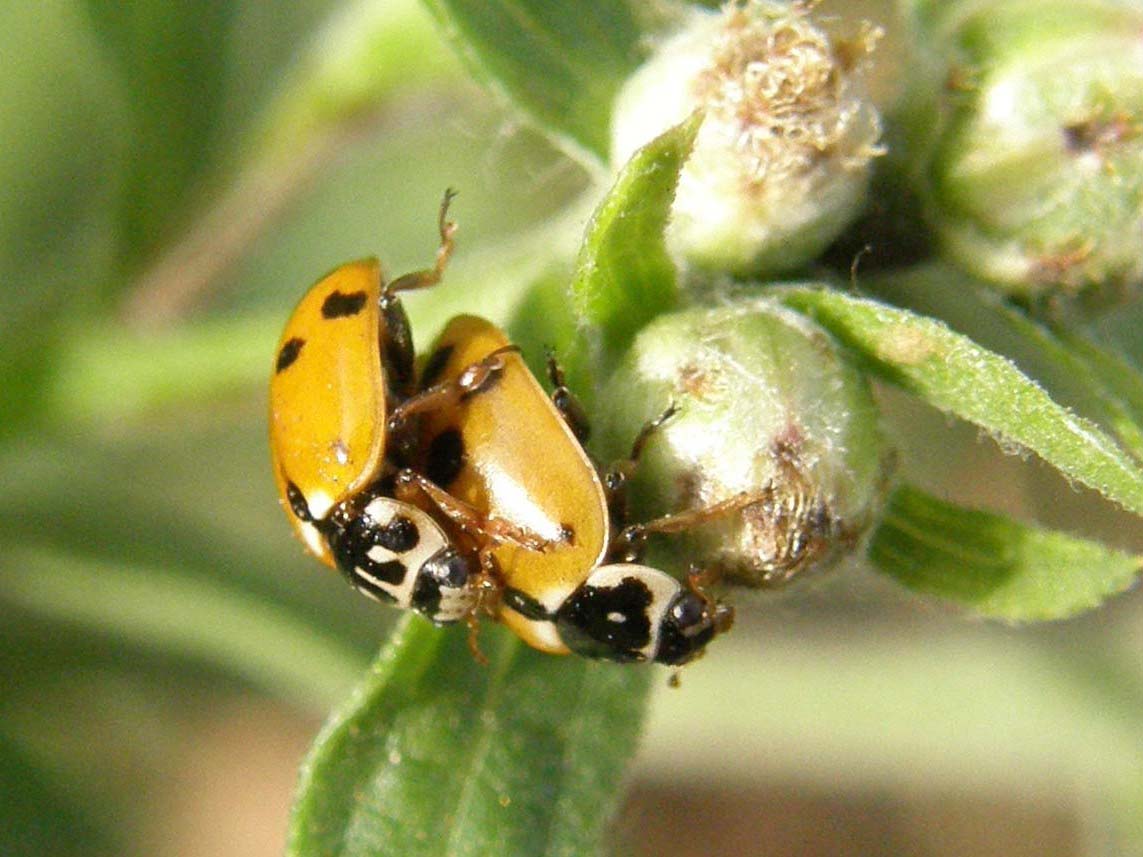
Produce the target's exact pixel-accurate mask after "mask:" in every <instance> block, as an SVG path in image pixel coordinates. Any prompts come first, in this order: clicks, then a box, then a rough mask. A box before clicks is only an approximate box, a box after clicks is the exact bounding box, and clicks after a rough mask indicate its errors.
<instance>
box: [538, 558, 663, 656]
mask: <svg viewBox="0 0 1143 857" xmlns="http://www.w3.org/2000/svg"><path fill="white" fill-rule="evenodd" d="M652 600H653V596H652V594H651V590H650V588H648V586H647V584H646V583H644V582H643V581H642V580H640V579H639V578H637V577H625V578H623V579H622V580H621V581H620V582H619V583H618V584H616V585H615V586H589V585H587V584H584V585H583V586H581V587H580V588H579V589H577V590H576V591H575V592H573V593H572V594H571V595H570V596H568V599H567V600H566V601H565V602H564V603H563V604H561V605H560V609H559V611H558V612H557V613H556V624H557V626H558V628H559V632H560V638H561V639H562V640H563V641H564V643H565V644H566V645H567V647H568V648H569V649H571V650H572V651H574V652H578V653H579V654H581V655H586V656H587V657H589V658H606V659H608V660H612V661H639V660H643V654H642V653H641V651H640V649H642V648H643V647H644V646H646V645H647V644H648V643H649V642H650V641H651V620H650V615H649V612H648V608H649V607H650V606H651V602H652Z"/></svg>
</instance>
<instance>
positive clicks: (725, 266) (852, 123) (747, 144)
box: [612, 0, 881, 276]
mask: <svg viewBox="0 0 1143 857" xmlns="http://www.w3.org/2000/svg"><path fill="white" fill-rule="evenodd" d="M812 5H813V3H808V2H803V3H793V4H787V3H777V2H768V0H749V2H746V3H745V4H737V3H731V4H729V5H727V6H726V7H725V8H724V9H723V10H722V12H721V13H711V12H705V11H704V12H695V13H694V15H693V17H692V18H691V19H690V22H689V24H688V25H687V26H686V27H685V28H683V30H682V31H681V32H679V33H678V34H677V35H675V36H674V37H672V38H671V39H669V40H667V41H666V42H665V43H664V44H662V45H661V46H660V48H659V50H658V51H657V52H656V54H655V55H654V56H653V57H652V58H651V59H650V60H649V61H648V62H647V64H646V65H644V66H643V68H641V69H640V70H639V71H638V72H637V73H636V74H635V75H634V76H633V77H632V79H631V80H630V81H628V83H627V85H626V87H625V88H624V89H623V91H622V92H621V93H620V96H619V98H618V101H617V103H616V106H615V111H614V120H613V125H612V160H613V161H614V162H615V163H616V164H617V165H621V164H623V163H624V162H625V161H626V160H627V158H629V157H630V155H631V153H632V152H634V151H635V149H637V148H638V147H639V146H641V145H643V144H644V143H646V142H647V141H648V140H651V139H652V138H654V137H655V136H657V135H658V134H660V133H662V132H663V131H665V130H666V129H668V128H670V127H672V126H673V125H676V124H678V123H679V122H681V121H683V120H684V119H686V118H687V117H688V116H690V115H691V114H692V113H694V112H695V111H696V110H701V111H702V112H703V114H704V116H705V119H704V122H703V126H702V128H701V129H700V130H699V133H698V137H697V139H696V140H695V145H694V150H693V153H692V155H691V157H690V160H689V161H688V162H687V164H686V166H685V167H684V168H683V171H682V173H681V174H680V176H679V186H678V193H677V196H676V200H675V206H674V209H673V214H672V216H673V222H672V225H671V227H670V229H669V231H668V235H667V238H668V243H669V246H670V247H671V249H672V251H673V252H675V253H676V254H678V255H680V256H681V257H682V258H683V259H684V260H686V261H687V262H689V263H690V264H692V265H695V266H697V267H699V268H705V269H708V270H712V271H725V272H730V273H732V274H736V275H739V276H765V275H766V274H770V273H775V272H780V271H785V270H790V269H792V268H795V267H797V266H799V265H802V264H804V263H805V262H807V261H809V260H811V259H813V258H814V257H816V256H817V255H818V254H819V253H820V252H821V251H822V250H823V249H824V248H825V247H826V246H827V245H828V244H829V243H830V242H831V241H832V240H833V239H834V238H835V237H836V236H837V235H838V233H840V232H841V230H842V229H843V228H844V227H845V226H846V225H847V224H848V223H849V222H850V220H851V219H852V218H853V217H854V216H855V215H856V214H857V213H858V211H859V209H860V207H861V204H862V202H863V199H864V195H865V190H866V186H867V183H868V179H869V173H870V162H871V159H872V158H873V157H874V156H875V155H878V154H880V153H881V149H880V148H879V146H878V139H879V138H880V134H881V125H880V118H879V116H878V113H877V111H876V109H875V108H874V107H873V105H872V104H871V103H870V101H869V100H868V98H867V97H866V93H865V86H864V81H863V79H862V69H863V67H864V65H865V60H866V57H867V55H868V54H869V52H870V51H871V50H872V49H873V46H874V44H875V43H876V41H877V39H878V37H879V35H880V31H879V30H877V29H875V28H873V27H870V26H864V27H863V28H862V29H861V31H860V32H859V33H858V34H857V35H856V36H854V37H853V38H851V39H848V40H846V39H831V38H830V37H829V36H828V35H827V34H826V33H825V31H823V30H822V29H821V28H820V27H819V26H818V25H817V24H816V23H815V22H814V21H813V20H812V19H811V17H810V14H809V10H810V7H811V6H812Z"/></svg>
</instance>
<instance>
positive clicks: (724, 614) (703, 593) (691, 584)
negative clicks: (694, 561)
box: [687, 565, 734, 634]
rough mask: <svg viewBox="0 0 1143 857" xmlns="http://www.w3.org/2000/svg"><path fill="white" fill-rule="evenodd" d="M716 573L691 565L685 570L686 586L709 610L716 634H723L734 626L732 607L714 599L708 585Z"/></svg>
mask: <svg viewBox="0 0 1143 857" xmlns="http://www.w3.org/2000/svg"><path fill="white" fill-rule="evenodd" d="M717 578H718V574H717V573H716V572H714V571H712V570H711V569H704V568H701V567H700V566H697V565H691V567H690V569H689V570H688V572H687V588H688V589H689V590H690V591H691V592H693V593H694V594H695V595H697V596H698V597H699V598H701V599H702V600H703V603H704V604H706V606H707V608H708V609H709V610H710V613H711V616H712V617H713V621H714V630H715V633H716V634H724V633H726V632H727V631H729V630H730V629H731V628H732V627H733V626H734V608H733V607H731V606H730V605H729V604H723V603H722V602H720V601H717V600H715V598H714V596H712V595H711V594H710V592H708V591H707V590H708V587H710V585H711V584H713V583H714V582H715V580H716V579H717Z"/></svg>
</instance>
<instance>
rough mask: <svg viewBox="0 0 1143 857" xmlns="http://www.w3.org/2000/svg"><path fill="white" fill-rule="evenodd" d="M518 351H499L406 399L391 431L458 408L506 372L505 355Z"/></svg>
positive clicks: (396, 411) (396, 410)
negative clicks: (429, 414) (424, 415)
mask: <svg viewBox="0 0 1143 857" xmlns="http://www.w3.org/2000/svg"><path fill="white" fill-rule="evenodd" d="M519 350H520V349H519V348H518V347H517V346H515V345H505V346H504V347H503V348H497V349H496V350H495V351H493V352H492V353H491V354H489V355H488V356H487V357H485V358H484V359H483V360H480V361H478V362H476V363H471V364H469V365H468V366H466V367H465V368H464V369H463V370H462V371H461V373H460V374H459V375H457V376H456V378H454V379H452V380H450V381H442V382H441V383H439V384H434V385H433V386H431V387H429V388H428V389H426V390H422V391H421V392H419V393H417V394H416V395H415V396H410V397H409V398H408V399H405V400H404V401H403V402H401V403H400V404H399V405H397V406H396V407H395V408H394V409H393V412H392V413H391V414H390V415H389V429H390V430H391V431H395V430H398V429H400V427H401V426H402V425H403V424H404V423H405V422H406V421H407V420H408V419H409V417H411V416H414V415H416V414H422V413H425V412H426V411H435V410H440V409H441V408H452V407H455V406H456V405H457V404H458V403H459V402H461V401H463V400H464V399H465V398H467V397H468V396H471V395H474V394H476V393H479V392H482V391H484V390H487V389H488V388H489V387H491V386H492V384H494V383H495V382H496V379H497V378H498V377H499V376H500V372H502V371H503V369H504V355H506V354H511V353H515V352H519Z"/></svg>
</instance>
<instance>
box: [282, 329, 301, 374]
mask: <svg viewBox="0 0 1143 857" xmlns="http://www.w3.org/2000/svg"><path fill="white" fill-rule="evenodd" d="M305 344H306V341H305V340H304V339H298V337H296V336H295V337H294V338H293V339H289V340H287V341H286V344H285V345H283V346H282V350H281V351H279V352H278V362H277V363H276V364H275V365H274V372H275V373H278V372H281V371H283V370H284V369H289V368H290V367H291V366H293V365H294V361H295V360H297V359H298V355H299V354H301V353H302V346H303V345H305Z"/></svg>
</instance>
